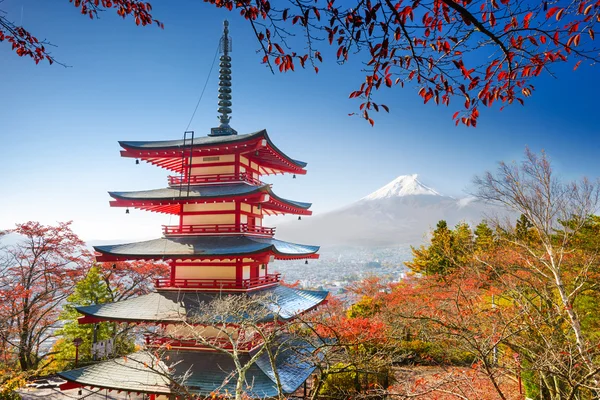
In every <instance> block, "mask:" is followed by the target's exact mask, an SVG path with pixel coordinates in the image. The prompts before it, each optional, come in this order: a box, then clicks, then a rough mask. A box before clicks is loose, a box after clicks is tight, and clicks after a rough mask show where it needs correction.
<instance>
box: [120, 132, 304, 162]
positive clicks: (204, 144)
mask: <svg viewBox="0 0 600 400" xmlns="http://www.w3.org/2000/svg"><path fill="white" fill-rule="evenodd" d="M262 139H265V140H266V141H267V144H268V147H269V148H270V149H272V150H273V151H274V152H275V153H277V154H278V155H279V156H281V157H283V158H284V159H285V160H286V161H287V162H288V163H290V164H291V165H293V166H295V167H297V168H300V169H302V168H304V167H306V163H305V162H303V161H298V160H294V159H293V158H290V157H289V156H287V155H286V154H285V153H283V152H282V151H281V150H279V149H278V148H277V147H276V146H275V145H274V144H273V142H272V141H271V138H269V135H268V134H267V131H266V130H265V129H263V130H260V131H258V132H254V133H247V134H244V135H225V136H200V137H195V138H194V142H193V143H192V140H191V138H189V139H186V140H185V141H184V140H183V139H179V140H158V141H120V142H119V144H120V145H121V147H123V148H124V149H125V150H126V151H133V152H134V153H140V154H144V152H146V153H148V154H150V152H152V153H154V154H156V153H160V152H169V151H181V150H183V149H186V150H188V149H190V148H191V149H194V150H195V149H203V148H211V147H215V146H219V145H224V146H236V145H243V144H244V143H250V142H255V141H259V140H262ZM249 149H250V148H249ZM261 151H262V150H261Z"/></svg>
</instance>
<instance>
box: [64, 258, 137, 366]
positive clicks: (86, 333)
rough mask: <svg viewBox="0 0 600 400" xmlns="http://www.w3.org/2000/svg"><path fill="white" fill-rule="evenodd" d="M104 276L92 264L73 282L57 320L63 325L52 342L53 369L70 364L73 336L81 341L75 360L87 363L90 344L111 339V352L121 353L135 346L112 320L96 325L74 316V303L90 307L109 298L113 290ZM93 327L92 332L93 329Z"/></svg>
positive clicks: (128, 351) (72, 357) (110, 299)
mask: <svg viewBox="0 0 600 400" xmlns="http://www.w3.org/2000/svg"><path fill="white" fill-rule="evenodd" d="M107 281H108V280H107V279H105V278H104V276H103V275H102V271H101V269H100V268H99V267H98V266H97V265H94V266H92V268H90V270H89V272H88V273H87V275H86V277H85V278H84V279H83V280H81V281H80V282H78V283H77V285H76V286H75V290H74V292H73V294H71V295H70V296H69V297H68V299H67V304H65V306H64V308H63V312H62V313H61V315H60V319H61V320H62V321H65V323H64V325H63V327H62V328H61V329H60V330H59V331H58V332H57V333H58V334H59V335H62V338H61V339H60V340H59V341H57V342H56V344H55V345H54V349H53V350H54V352H55V353H56V354H55V355H54V361H55V363H53V369H56V370H61V369H66V368H70V367H73V366H74V361H75V345H74V344H73V341H74V340H75V339H76V338H80V339H81V340H82V342H81V345H80V346H79V362H80V363H87V362H90V361H91V360H92V358H93V357H92V343H93V342H94V340H95V341H96V342H100V341H103V340H107V339H111V338H113V339H114V348H113V352H114V354H115V355H124V354H128V353H130V352H132V351H133V350H134V348H135V344H134V338H133V337H132V336H131V335H130V333H129V330H128V329H127V328H126V329H125V330H119V329H118V325H117V324H116V323H112V322H100V323H97V324H79V323H78V321H77V319H78V318H80V317H81V314H80V313H79V312H78V311H77V310H76V309H75V307H77V306H91V305H96V304H104V303H109V302H111V301H112V298H113V290H112V289H111V288H110V287H109V286H108V284H107ZM94 330H95V332H94Z"/></svg>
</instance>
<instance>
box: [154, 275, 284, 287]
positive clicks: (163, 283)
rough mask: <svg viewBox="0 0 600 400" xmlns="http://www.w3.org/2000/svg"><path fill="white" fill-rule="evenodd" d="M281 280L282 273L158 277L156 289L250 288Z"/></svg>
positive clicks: (273, 283)
mask: <svg viewBox="0 0 600 400" xmlns="http://www.w3.org/2000/svg"><path fill="white" fill-rule="evenodd" d="M280 280H281V274H268V275H265V276H260V277H257V278H248V279H241V280H237V279H171V278H160V279H156V281H155V283H154V285H155V287H156V289H219V290H249V289H259V288H263V287H268V286H273V285H275V284H277V283H278V282H279V281H280Z"/></svg>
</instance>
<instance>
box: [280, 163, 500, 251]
mask: <svg viewBox="0 0 600 400" xmlns="http://www.w3.org/2000/svg"><path fill="white" fill-rule="evenodd" d="M498 211H499V209H498V208H496V207H493V206H491V205H489V204H485V203H483V202H481V201H479V200H477V199H475V198H473V197H465V198H460V199H456V198H453V197H450V196H444V195H442V194H440V193H438V192H437V191H436V190H434V189H432V188H430V187H428V186H426V185H424V184H423V183H421V182H420V181H419V179H418V175H417V174H413V175H401V176H399V177H397V178H396V179H394V180H393V181H391V182H390V183H388V184H387V185H385V186H383V187H381V188H380V189H378V190H376V191H374V192H373V193H371V194H369V195H368V196H365V197H363V198H362V199H360V200H358V201H356V202H354V203H352V204H349V205H347V206H345V207H342V208H339V209H336V210H333V211H330V212H327V213H324V214H320V215H315V216H313V217H310V218H307V219H305V220H303V221H302V222H298V223H287V224H282V225H281V226H279V227H278V228H277V237H278V238H280V239H283V240H289V241H294V242H298V243H318V244H320V245H323V246H361V247H385V246H396V245H407V244H410V245H418V244H421V243H423V241H424V240H425V238H426V237H427V235H428V234H429V232H430V230H431V229H433V228H434V227H435V225H436V224H437V222H438V221H439V220H441V219H443V220H446V222H448V225H449V226H454V225H456V224H457V223H459V222H463V221H464V222H468V223H471V224H477V223H479V222H480V221H481V220H482V219H484V218H485V215H486V214H490V213H498ZM500 212H501V210H500ZM501 213H502V212H501ZM504 213H505V212H504Z"/></svg>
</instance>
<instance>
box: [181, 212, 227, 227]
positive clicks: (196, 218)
mask: <svg viewBox="0 0 600 400" xmlns="http://www.w3.org/2000/svg"><path fill="white" fill-rule="evenodd" d="M182 224H183V225H232V224H235V214H205V215H184V216H183V219H182Z"/></svg>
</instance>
